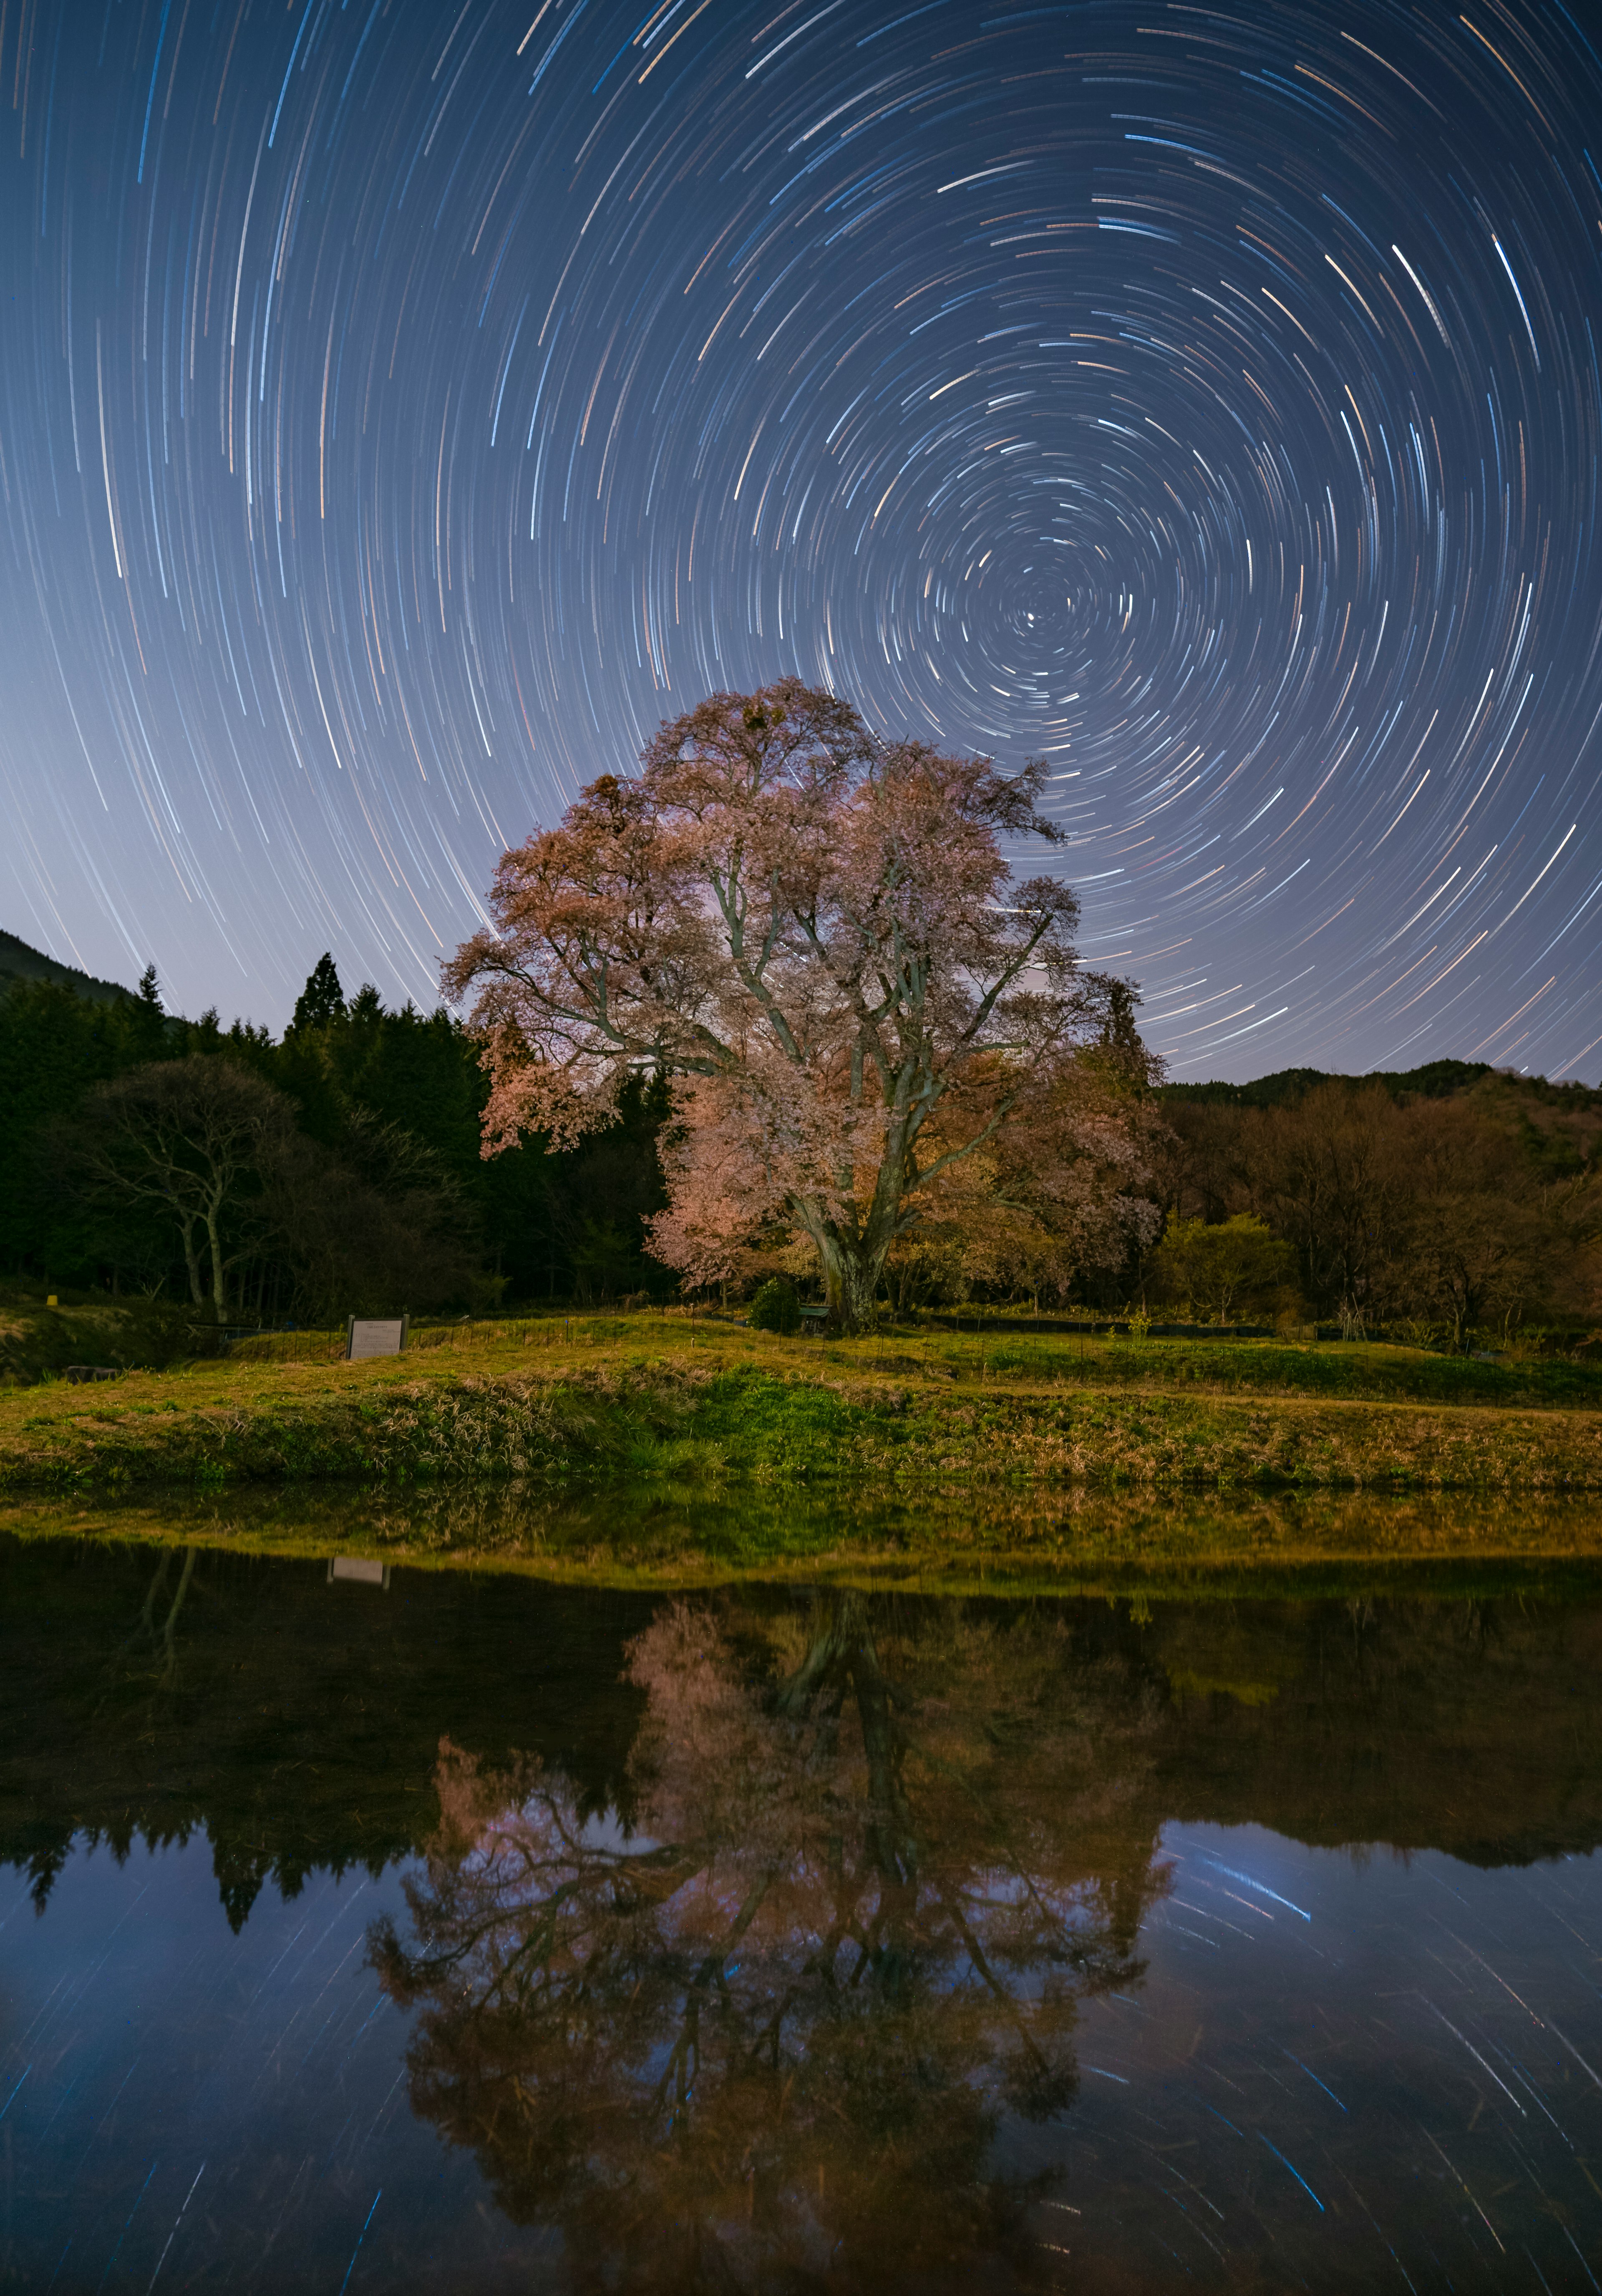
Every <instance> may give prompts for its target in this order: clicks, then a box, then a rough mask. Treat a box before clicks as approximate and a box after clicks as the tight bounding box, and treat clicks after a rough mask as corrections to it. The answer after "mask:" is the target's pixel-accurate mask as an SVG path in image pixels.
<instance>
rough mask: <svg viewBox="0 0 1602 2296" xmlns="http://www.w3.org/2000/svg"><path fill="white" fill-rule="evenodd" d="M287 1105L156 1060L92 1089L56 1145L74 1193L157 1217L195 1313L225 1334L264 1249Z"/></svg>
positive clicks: (287, 1135) (189, 1066)
mask: <svg viewBox="0 0 1602 2296" xmlns="http://www.w3.org/2000/svg"><path fill="white" fill-rule="evenodd" d="M293 1136H294V1114H293V1110H292V1107H291V1105H290V1102H289V1101H288V1100H287V1099H286V1098H285V1097H284V1095H283V1094H282V1093H281V1092H278V1091H276V1090H275V1089H274V1087H273V1086H272V1085H270V1084H268V1083H267V1082H266V1080H265V1079H264V1078H261V1077H258V1076H255V1075H253V1074H252V1073H251V1071H250V1070H249V1069H244V1068H241V1067H239V1066H238V1065H237V1063H235V1062H233V1061H226V1060H219V1059H207V1058H205V1057H204V1056H202V1055H200V1054H191V1055H190V1056H189V1058H188V1059H187V1060H182V1061H153V1062H151V1063H150V1064H149V1065H148V1066H147V1067H144V1068H138V1069H133V1070H129V1072H128V1073H127V1075H126V1076H120V1077H114V1078H112V1079H111V1080H110V1082H109V1083H105V1084H99V1085H96V1086H95V1087H94V1089H93V1091H91V1092H90V1093H89V1095H88V1096H87V1098H86V1100H85V1103H84V1104H83V1107H82V1109H81V1111H79V1113H78V1118H77V1119H75V1121H74V1122H73V1123H72V1124H71V1126H70V1127H68V1128H63V1129H62V1130H61V1133H59V1134H58V1136H57V1144H58V1146H59V1149H60V1151H61V1166H62V1169H63V1171H64V1174H65V1176H66V1177H67V1178H68V1180H69V1184H71V1185H76V1186H77V1187H78V1189H79V1190H81V1192H82V1193H84V1194H86V1195H87V1196H88V1197H90V1198H91V1199H92V1200H95V1201H99V1202H101V1203H102V1204H103V1205H105V1206H106V1207H108V1208H109V1209H113V1210H116V1209H122V1210H132V1209H134V1208H135V1207H139V1208H143V1209H146V1210H153V1211H154V1212H155V1213H156V1214H157V1216H158V1218H159V1219H161V1220H162V1221H163V1223H164V1224H165V1225H166V1226H168V1228H169V1230H170V1231H171V1232H172V1233H173V1234H174V1235H175V1237H176V1242H178V1244H179V1246H180V1248H181V1249H182V1251H183V1255H184V1268H185V1270H186V1272H187V1275H188V1277H189V1295H190V1298H191V1300H192V1301H193V1303H194V1305H195V1306H196V1307H197V1308H204V1307H205V1306H206V1305H207V1302H208V1297H209V1301H210V1304H211V1306H212V1307H213V1308H214V1309H215V1310H216V1313H217V1320H218V1321H219V1323H225V1322H226V1321H227V1319H228V1312H229V1308H230V1304H231V1300H232V1284H231V1281H230V1279H231V1277H232V1275H233V1271H234V1270H235V1269H236V1268H237V1267H239V1266H240V1265H241V1262H242V1261H244V1260H246V1259H249V1258H250V1256H251V1255H252V1253H253V1252H254V1251H256V1250H257V1247H258V1245H259V1242H260V1241H261V1235H262V1230H263V1226H264V1220H265V1213H264V1209H263V1206H262V1201H261V1200H262V1187H263V1177H264V1175H265V1174H266V1172H267V1171H268V1170H269V1169H272V1168H273V1167H274V1165H275V1164H277V1163H279V1162H280V1161H282V1158H283V1157H284V1155H285V1153H286V1152H287V1150H288V1147H289V1144H290V1141H291V1139H292V1138H293Z"/></svg>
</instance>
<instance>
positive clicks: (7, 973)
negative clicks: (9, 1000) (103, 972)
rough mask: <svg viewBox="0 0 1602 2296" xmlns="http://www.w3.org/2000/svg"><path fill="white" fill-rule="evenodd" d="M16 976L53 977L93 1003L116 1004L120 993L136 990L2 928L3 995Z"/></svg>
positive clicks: (0, 992)
mask: <svg viewBox="0 0 1602 2296" xmlns="http://www.w3.org/2000/svg"><path fill="white" fill-rule="evenodd" d="M17 980H53V981H54V982H55V983H56V985H57V986H58V988H70V989H71V990H72V991H73V993H74V995H75V996H84V997H86V998H87V999H88V1001H89V1002H90V1004H92V1005H115V1004H116V1003H117V1001H118V999H119V997H122V996H132V994H133V991H132V989H129V988H124V987H123V986H122V983H121V982H120V981H118V980H96V979H95V977H94V974H93V973H92V972H79V971H78V967H77V966H76V965H73V964H61V963H59V962H58V960H57V959H56V958H55V957H53V956H46V955H45V952H44V950H43V949H38V948H31V947H29V944H28V942H27V941H25V940H20V939H18V938H17V936H16V934H15V933H12V932H5V931H0V996H3V995H4V992H5V991H6V990H7V989H8V988H10V987H11V986H12V982H13V981H17Z"/></svg>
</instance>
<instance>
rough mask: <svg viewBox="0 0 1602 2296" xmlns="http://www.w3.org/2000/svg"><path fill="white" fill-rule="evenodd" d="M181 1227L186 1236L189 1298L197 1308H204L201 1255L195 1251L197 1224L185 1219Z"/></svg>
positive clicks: (204, 1296)
mask: <svg viewBox="0 0 1602 2296" xmlns="http://www.w3.org/2000/svg"><path fill="white" fill-rule="evenodd" d="M180 1225H181V1226H182V1230H183V1235H184V1267H186V1268H187V1269H188V1271H189V1296H190V1299H191V1300H192V1302H193V1304H194V1305H195V1306H196V1307H197V1308H203V1307H204V1306H205V1305H206V1291H205V1286H204V1285H203V1284H202V1283H201V1282H200V1253H199V1252H198V1251H196V1250H195V1223H194V1221H193V1220H192V1219H184V1220H182V1221H181V1223H180Z"/></svg>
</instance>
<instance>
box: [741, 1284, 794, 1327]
mask: <svg viewBox="0 0 1602 2296" xmlns="http://www.w3.org/2000/svg"><path fill="white" fill-rule="evenodd" d="M747 1320H748V1323H749V1324H750V1325H751V1327H752V1329H753V1330H754V1331H758V1332H781V1333H783V1334H784V1336H785V1337H786V1338H787V1339H788V1338H789V1337H791V1336H792V1335H793V1334H794V1333H797V1332H798V1331H799V1330H800V1328H801V1302H800V1300H798V1299H797V1296H796V1287H795V1285H794V1284H793V1283H786V1282H785V1280H784V1278H783V1276H782V1275H770V1276H769V1278H768V1280H767V1282H766V1283H764V1285H763V1286H762V1289H761V1290H760V1291H759V1292H757V1294H756V1298H755V1299H754V1300H752V1302H751V1311H750V1315H749V1316H748V1318H747Z"/></svg>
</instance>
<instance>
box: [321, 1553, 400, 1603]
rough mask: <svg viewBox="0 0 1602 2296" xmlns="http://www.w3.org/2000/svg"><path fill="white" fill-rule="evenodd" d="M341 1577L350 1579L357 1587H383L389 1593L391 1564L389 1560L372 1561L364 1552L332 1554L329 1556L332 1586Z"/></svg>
mask: <svg viewBox="0 0 1602 2296" xmlns="http://www.w3.org/2000/svg"><path fill="white" fill-rule="evenodd" d="M336 1579H348V1580H349V1581H350V1583H351V1584H352V1585H353V1586H356V1587H382V1588H383V1590H384V1592H385V1593H386V1594H388V1591H389V1565H388V1563H387V1562H369V1561H368V1560H367V1557H366V1556H365V1555H364V1554H335V1555H331V1557H330V1558H329V1565H328V1583H329V1585H330V1586H332V1585H333V1584H334V1582H335V1581H336Z"/></svg>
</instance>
